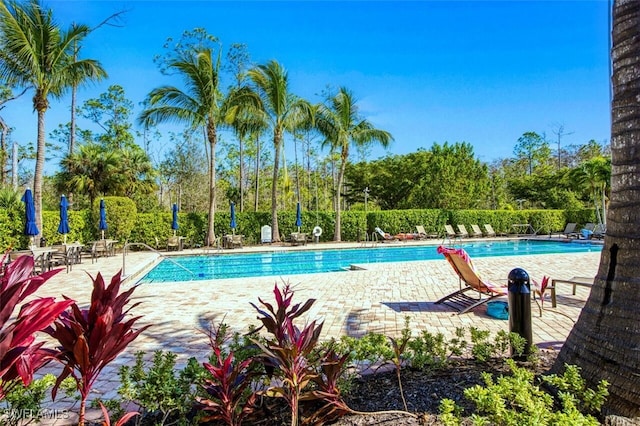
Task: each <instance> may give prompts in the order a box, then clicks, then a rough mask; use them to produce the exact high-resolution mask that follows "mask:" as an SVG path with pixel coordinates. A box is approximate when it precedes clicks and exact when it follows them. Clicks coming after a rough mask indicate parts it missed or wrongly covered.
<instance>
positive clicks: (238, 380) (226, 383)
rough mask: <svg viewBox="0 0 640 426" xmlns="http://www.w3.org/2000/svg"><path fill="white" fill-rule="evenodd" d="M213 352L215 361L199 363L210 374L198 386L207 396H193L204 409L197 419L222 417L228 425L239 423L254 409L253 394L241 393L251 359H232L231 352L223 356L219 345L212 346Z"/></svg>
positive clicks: (218, 418)
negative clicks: (237, 360)
mask: <svg viewBox="0 0 640 426" xmlns="http://www.w3.org/2000/svg"><path fill="white" fill-rule="evenodd" d="M214 354H215V356H216V362H215V365H212V364H210V363H208V362H205V363H204V364H203V365H204V368H205V369H206V370H207V371H208V372H209V373H210V374H211V378H209V379H205V380H204V384H203V385H202V388H203V389H204V390H205V391H206V392H207V394H209V395H210V396H211V398H201V397H198V398H197V400H198V403H199V405H200V408H201V409H202V410H203V411H205V412H207V415H205V416H204V417H203V418H202V419H201V421H213V420H222V421H224V422H225V423H226V424H228V425H229V426H236V425H240V424H241V423H242V421H243V419H244V418H245V417H246V416H247V415H249V414H251V413H252V412H253V411H254V405H255V399H256V394H255V393H253V392H252V393H250V394H249V395H248V396H246V395H245V390H246V389H247V387H248V386H249V385H250V384H251V376H252V372H251V368H250V366H251V363H252V362H253V359H251V358H249V359H246V360H244V361H242V362H234V359H233V352H231V353H229V355H228V356H227V357H226V358H225V357H223V355H222V351H221V349H220V348H219V347H216V348H214Z"/></svg>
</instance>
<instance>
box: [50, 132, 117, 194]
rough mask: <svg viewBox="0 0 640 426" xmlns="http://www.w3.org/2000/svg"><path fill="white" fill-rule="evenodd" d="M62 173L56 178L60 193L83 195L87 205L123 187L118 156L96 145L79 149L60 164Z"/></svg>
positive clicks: (87, 145)
mask: <svg viewBox="0 0 640 426" xmlns="http://www.w3.org/2000/svg"><path fill="white" fill-rule="evenodd" d="M61 166H62V169H63V171H62V173H60V174H59V176H58V177H57V179H56V180H57V181H58V182H59V185H58V186H59V189H60V191H61V192H67V193H69V192H74V193H77V194H86V195H87V196H88V197H89V205H90V206H93V202H94V200H95V199H96V198H97V197H98V196H99V195H105V194H107V193H108V192H109V191H110V190H111V189H112V188H118V187H122V186H124V185H125V183H126V181H125V179H124V175H123V174H122V173H121V172H120V170H121V169H122V158H121V154H120V153H119V152H118V151H115V150H109V149H105V148H104V147H102V146H101V145H99V144H96V143H87V144H83V145H80V146H79V148H78V149H77V150H76V151H75V152H74V153H72V154H68V155H67V156H65V157H64V158H63V159H62V161H61Z"/></svg>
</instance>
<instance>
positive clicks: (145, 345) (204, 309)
mask: <svg viewBox="0 0 640 426" xmlns="http://www.w3.org/2000/svg"><path fill="white" fill-rule="evenodd" d="M475 241H477V240H475ZM398 244H416V243H414V242H407V243H397V244H378V246H379V248H378V249H379V250H384V249H385V247H393V246H397V245H398ZM359 246H360V245H359V244H356V243H326V244H325V243H323V244H318V245H313V244H311V245H308V246H306V247H305V246H303V247H270V246H268V247H266V249H267V250H297V249H305V248H323V249H324V248H347V247H359ZM257 250H265V247H264V246H259V247H245V248H243V249H235V250H225V253H229V252H233V253H243V252H250V251H257ZM195 253H203V250H202V249H195V250H185V251H182V252H179V254H195ZM163 254H166V253H163ZM157 259H158V255H157V254H156V253H151V252H130V253H128V254H127V256H126V257H125V259H124V265H125V272H126V273H127V274H132V275H133V277H134V278H135V279H139V278H140V277H141V275H140V272H141V271H142V269H144V268H145V267H146V266H148V265H149V264H151V263H153V262H154V261H156V260H157ZM599 262H600V252H599V251H598V252H588V253H570V254H569V253H566V254H553V255H524V256H505V257H486V258H482V257H477V258H474V264H475V267H476V269H477V270H478V271H479V272H480V273H481V274H482V276H483V277H486V278H487V279H490V280H494V281H500V282H506V277H507V275H508V273H509V271H511V270H512V269H513V268H515V267H521V268H524V269H525V270H526V271H527V272H529V274H530V276H531V277H532V278H535V279H540V278H542V276H543V275H547V276H550V277H551V278H552V279H568V278H571V277H573V276H586V277H592V276H595V275H596V273H597V270H598V266H599ZM122 267H123V255H122V254H117V255H116V256H114V257H108V258H99V259H98V260H97V261H96V262H95V263H93V264H92V263H91V262H90V260H83V263H82V264H80V265H74V267H73V270H72V271H71V272H69V273H65V272H64V271H63V272H60V273H59V274H57V275H56V276H54V277H53V278H52V279H50V280H49V281H48V282H47V283H46V284H45V285H44V286H43V287H42V288H41V289H40V291H39V292H38V295H39V296H55V297H57V298H59V297H60V295H63V294H64V295H65V296H68V297H70V298H72V299H75V300H76V301H77V302H78V304H79V305H80V306H81V307H82V306H86V305H87V304H88V302H89V300H90V296H91V290H92V285H91V279H90V277H89V275H88V274H90V275H91V276H95V275H96V274H97V272H98V271H100V272H101V273H102V275H103V276H104V277H105V280H107V281H108V280H110V279H111V277H112V276H113V275H114V274H115V273H117V272H118V271H119V270H121V269H122ZM366 268H367V269H365V270H356V271H345V272H330V273H322V274H305V275H290V276H284V277H259V278H230V279H222V280H215V281H189V282H179V283H158V284H143V285H140V286H139V287H138V288H137V289H136V291H135V292H134V293H133V301H134V302H142V303H141V304H140V305H139V306H137V307H136V308H135V309H134V311H133V312H132V314H134V315H136V316H142V318H141V319H140V320H138V322H137V325H138V326H143V325H147V324H150V325H151V327H150V328H149V329H148V330H146V331H145V332H144V333H143V334H141V335H140V336H139V337H138V339H137V340H135V341H134V342H133V343H132V344H131V345H130V346H129V347H128V348H127V350H126V352H125V353H123V354H122V355H120V356H119V357H118V358H117V359H116V360H115V362H113V363H112V364H111V365H109V366H108V367H107V368H105V370H103V372H102V374H101V376H100V378H99V379H98V381H97V383H96V385H95V387H94V392H93V393H92V397H93V398H96V397H101V398H103V399H108V398H115V397H116V396H117V387H118V385H119V377H118V369H119V367H120V366H121V365H124V364H131V363H132V362H133V360H134V355H135V353H136V352H138V351H141V350H142V351H145V352H147V355H149V356H151V355H152V352H153V351H156V350H165V351H173V352H175V353H176V354H178V363H179V364H180V365H182V363H184V362H185V361H186V360H187V359H188V358H189V357H192V356H195V357H196V358H198V359H199V360H204V359H206V357H207V356H208V355H209V347H208V345H207V342H208V338H207V337H206V335H205V334H203V333H202V332H201V331H200V330H202V329H203V328H206V327H207V326H209V325H210V324H211V323H212V322H218V323H219V322H221V321H223V322H224V323H226V324H228V325H229V327H230V329H231V331H240V332H246V331H247V329H248V327H249V325H250V324H253V325H256V326H258V325H260V322H259V321H258V320H257V313H256V311H255V309H254V308H253V307H252V306H251V305H250V304H249V303H250V302H253V303H255V304H259V302H258V297H261V298H262V299H263V300H265V301H267V302H273V293H272V291H273V287H274V284H279V285H282V284H283V283H285V282H288V283H290V284H291V285H292V286H293V288H294V289H295V296H294V301H298V302H304V301H305V300H306V299H308V298H314V299H316V302H315V303H314V305H313V306H312V308H311V310H310V312H309V315H308V316H307V317H306V318H308V319H321V320H324V328H323V332H322V337H323V338H329V337H336V338H339V337H340V336H342V335H349V336H355V337H357V336H362V335H364V334H366V333H367V332H377V333H383V334H385V335H388V336H397V335H399V334H400V332H401V330H402V329H403V327H404V325H405V318H406V317H408V318H409V326H410V328H411V329H412V330H413V331H414V335H415V334H417V333H418V332H420V331H421V330H429V331H430V332H432V333H438V332H441V333H443V334H444V335H445V336H446V337H448V338H450V337H452V336H453V334H454V332H455V330H456V328H457V327H467V328H468V327H470V326H474V327H477V328H479V329H484V330H490V331H491V332H492V333H495V332H497V331H499V330H505V331H508V328H509V323H508V321H504V320H498V319H493V318H491V317H489V316H487V315H486V313H485V311H486V305H482V306H480V307H477V308H476V309H474V310H473V311H471V312H469V313H466V314H462V315H457V314H456V312H455V311H454V310H453V309H452V308H450V307H448V306H447V305H435V304H434V301H436V300H438V299H439V298H441V297H442V296H444V295H446V294H448V293H451V292H452V291H455V290H456V289H458V285H459V284H458V278H457V276H456V275H455V273H454V271H453V270H452V268H451V267H450V266H449V264H448V263H447V262H446V261H445V260H444V258H442V259H439V260H426V261H413V262H398V263H380V264H368V265H366ZM135 279H132V280H129V281H128V282H126V283H125V284H124V288H128V286H130V285H132V284H133V283H134V282H135ZM589 291H590V289H589V288H588V287H578V288H577V293H576V295H572V288H571V286H570V285H561V286H559V287H558V289H557V300H558V306H557V308H552V307H551V302H550V300H549V299H548V298H547V300H546V302H545V304H544V307H545V310H544V311H543V314H542V317H539V315H538V309H537V307H536V306H535V305H533V306H532V316H533V340H534V343H536V344H539V345H543V346H547V347H554V348H558V347H559V346H560V345H561V344H562V342H564V340H565V339H566V337H567V336H568V334H569V331H570V330H571V328H572V327H573V324H574V322H575V320H576V319H577V318H578V315H579V313H580V310H581V309H582V307H583V305H584V302H585V301H586V299H587V297H588V294H589ZM47 370H48V371H51V372H54V373H56V372H57V371H59V367H58V366H57V365H55V364H50V365H49V366H48V367H47ZM56 407H57V408H69V406H68V405H66V406H65V404H64V402H63V401H60V402H58V401H56ZM76 409H77V407H76ZM56 424H63V423H56Z"/></svg>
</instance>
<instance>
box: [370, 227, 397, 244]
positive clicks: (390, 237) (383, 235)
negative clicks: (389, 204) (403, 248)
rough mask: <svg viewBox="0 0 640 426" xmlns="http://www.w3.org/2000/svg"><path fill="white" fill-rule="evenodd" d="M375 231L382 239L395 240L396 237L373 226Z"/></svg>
mask: <svg viewBox="0 0 640 426" xmlns="http://www.w3.org/2000/svg"><path fill="white" fill-rule="evenodd" d="M375 231H376V232H377V233H378V234H379V235H380V236H381V237H382V241H397V240H398V239H397V238H396V237H394V236H392V235H391V234H389V233H388V232H384V231H383V230H382V229H380V228H378V227H377V226H376V227H375Z"/></svg>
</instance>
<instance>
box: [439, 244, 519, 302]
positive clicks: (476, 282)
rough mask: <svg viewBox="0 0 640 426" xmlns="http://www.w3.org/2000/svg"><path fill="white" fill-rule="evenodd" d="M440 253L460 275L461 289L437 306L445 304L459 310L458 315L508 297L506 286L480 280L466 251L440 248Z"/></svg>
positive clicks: (448, 295)
mask: <svg viewBox="0 0 640 426" xmlns="http://www.w3.org/2000/svg"><path fill="white" fill-rule="evenodd" d="M438 253H441V254H442V255H444V257H445V259H447V262H449V264H450V265H451V267H452V268H453V270H454V271H455V273H456V275H458V279H459V282H460V289H459V290H457V291H454V292H453V293H451V294H447V295H446V296H444V297H443V298H441V299H439V300H438V301H436V302H435V303H436V304H440V303H444V304H446V305H449V306H451V307H453V308H455V309H457V310H458V314H464V313H465V312H468V311H469V310H471V309H473V308H475V307H476V306H480V305H482V304H484V303H487V302H488V301H489V300H491V299H493V298H496V297H500V296H506V295H507V287H506V286H501V285H498V284H494V283H492V282H491V281H488V280H484V279H482V278H480V276H479V275H478V273H477V272H476V270H475V268H474V267H473V264H472V263H471V259H470V258H469V255H468V254H467V252H466V251H464V249H454V248H448V247H443V246H439V247H438ZM463 283H464V287H463ZM468 292H475V293H477V296H478V297H475V298H474V297H471V296H469V295H468V294H467V293H468ZM483 296H484V298H483Z"/></svg>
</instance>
